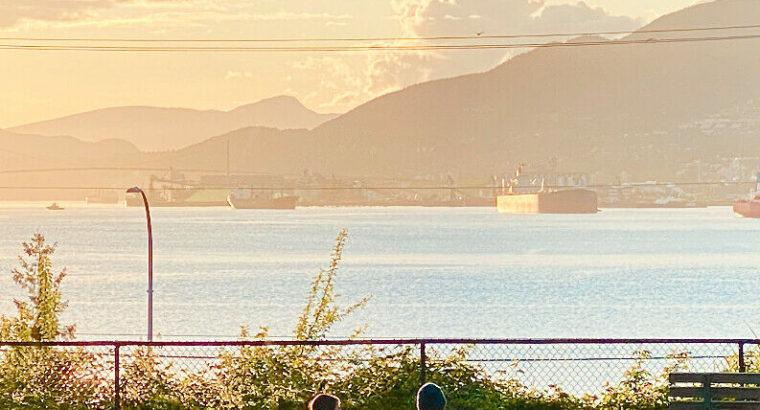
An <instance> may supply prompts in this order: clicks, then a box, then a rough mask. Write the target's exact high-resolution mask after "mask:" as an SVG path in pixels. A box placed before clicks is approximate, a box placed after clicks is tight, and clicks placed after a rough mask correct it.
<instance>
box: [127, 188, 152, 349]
mask: <svg viewBox="0 0 760 410" xmlns="http://www.w3.org/2000/svg"><path fill="white" fill-rule="evenodd" d="M127 193H128V194H137V193H139V194H140V195H142V199H143V203H144V204H145V217H146V218H147V220H148V341H149V342H152V341H153V229H152V228H151V226H150V207H149V206H148V197H146V196H145V192H143V190H142V189H140V188H138V187H132V188H129V189H127Z"/></svg>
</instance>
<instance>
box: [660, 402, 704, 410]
mask: <svg viewBox="0 0 760 410" xmlns="http://www.w3.org/2000/svg"><path fill="white" fill-rule="evenodd" d="M707 408H709V407H707V406H705V404H704V403H703V402H701V401H674V402H671V403H670V409H671V410H704V409H707Z"/></svg>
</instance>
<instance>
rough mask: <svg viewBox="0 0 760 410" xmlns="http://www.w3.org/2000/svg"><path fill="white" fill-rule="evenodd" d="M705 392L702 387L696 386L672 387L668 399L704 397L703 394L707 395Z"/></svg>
mask: <svg viewBox="0 0 760 410" xmlns="http://www.w3.org/2000/svg"><path fill="white" fill-rule="evenodd" d="M707 391H708V390H707V389H705V388H704V387H702V386H697V387H681V386H673V387H671V388H670V397H705V393H707ZM724 397H725V396H724Z"/></svg>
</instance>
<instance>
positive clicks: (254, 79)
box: [0, 0, 694, 128]
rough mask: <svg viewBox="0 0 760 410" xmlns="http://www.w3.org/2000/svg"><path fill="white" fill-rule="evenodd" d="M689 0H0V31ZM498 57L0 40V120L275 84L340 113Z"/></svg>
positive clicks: (620, 19)
mask: <svg viewBox="0 0 760 410" xmlns="http://www.w3.org/2000/svg"><path fill="white" fill-rule="evenodd" d="M692 3H694V1H693V0H669V1H655V0H648V1H642V0H590V1H586V2H585V3H584V2H576V1H564V0H550V1H547V2H546V4H544V5H542V4H541V2H539V1H533V0H502V1H498V2H497V1H490V0H487V1H486V0H475V1H460V2H457V3H454V2H448V1H433V0H422V1H407V0H388V1H380V0H371V1H349V0H326V1H318V2H315V1H304V0H299V1H289V2H277V1H249V0H245V1H225V0H193V1H147V0H132V1H115V0H104V1H97V2H93V1H86V0H74V1H67V2H48V1H44V2H39V1H36V0H20V1H9V2H4V3H3V4H1V5H0V36H3V37H46V38H47V37H52V38H66V37H85V38H90V37H98V38H141V39H176V38H182V39H184V38H189V39H214V38H217V39H230V38H240V39H271V38H309V37H320V38H322V37H395V36H436V35H472V34H475V33H479V32H483V33H484V34H490V35H495V34H515V33H534V32H567V31H571V32H576V31H600V30H629V29H632V28H635V27H638V26H640V25H641V24H643V23H645V22H648V21H651V20H652V19H654V18H656V17H658V16H660V15H662V14H664V13H668V12H672V11H675V10H678V9H680V8H683V7H685V6H688V5H690V4H692ZM3 42H4V43H9V41H3ZM508 55H510V54H509V50H507V51H497V52H493V51H490V52H489V51H470V52H466V53H465V54H459V53H437V54H436V55H435V56H433V57H431V56H425V55H421V54H420V53H414V52H375V53H348V54H340V53H212V54H209V53H150V52H145V53H87V52H66V51H51V52H29V51H3V52H2V60H3V64H2V69H0V89H2V90H3V92H2V93H0V128H7V127H10V126H14V125H20V124H25V123H29V122H34V121H40V120H46V119H50V118H55V117H59V116H63V115H68V114H73V113H77V112H82V111H87V110H92V109H97V108H103V107H110V106H123V105H151V106H171V107H188V108H199V109H211V108H213V109H230V108H234V107H236V106H239V105H242V104H246V103H251V102H254V101H257V100H260V99H263V98H266V97H272V96H277V95H283V94H285V95H291V96H294V97H296V98H298V99H299V100H301V101H302V102H303V103H304V104H305V105H306V106H307V107H309V108H310V109H312V110H315V111H318V112H325V113H327V112H345V111H347V110H349V109H351V108H353V107H355V106H357V105H358V104H361V103H363V102H365V101H367V100H369V99H371V98H373V97H376V96H378V95H381V94H383V93H386V92H388V91H392V90H396V89H399V88H401V87H404V86H407V85H410V84H413V83H417V82H420V81H425V80H430V79H435V78H442V77H450V76H454V75H458V74H465V73H469V72H475V71H483V70H487V69H490V68H492V67H493V66H495V65H496V64H498V63H499V62H500V61H502V60H503V59H504V58H505V57H506V56H508Z"/></svg>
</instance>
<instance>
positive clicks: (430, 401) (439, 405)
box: [417, 383, 446, 410]
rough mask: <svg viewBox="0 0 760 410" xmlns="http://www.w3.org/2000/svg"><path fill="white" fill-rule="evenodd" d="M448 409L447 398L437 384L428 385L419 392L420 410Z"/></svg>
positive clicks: (418, 405)
mask: <svg viewBox="0 0 760 410" xmlns="http://www.w3.org/2000/svg"><path fill="white" fill-rule="evenodd" d="M444 408H446V396H444V395H443V390H441V388H440V387H438V385H437V384H435V383H426V384H425V385H424V386H422V387H420V390H419V391H418V392H417V409H418V410H443V409H444Z"/></svg>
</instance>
